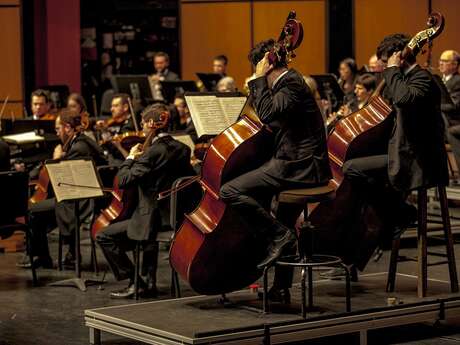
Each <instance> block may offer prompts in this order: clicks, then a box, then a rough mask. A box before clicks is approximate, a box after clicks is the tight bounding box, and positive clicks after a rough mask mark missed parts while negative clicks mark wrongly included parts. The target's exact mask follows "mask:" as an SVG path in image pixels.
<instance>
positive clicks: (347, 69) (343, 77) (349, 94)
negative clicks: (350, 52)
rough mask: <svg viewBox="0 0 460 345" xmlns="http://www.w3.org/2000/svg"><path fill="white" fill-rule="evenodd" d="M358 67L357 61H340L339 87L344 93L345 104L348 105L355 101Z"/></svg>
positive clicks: (348, 59) (350, 59)
mask: <svg viewBox="0 0 460 345" xmlns="http://www.w3.org/2000/svg"><path fill="white" fill-rule="evenodd" d="M357 73H358V67H357V65H356V62H355V60H353V59H352V58H347V59H344V60H342V61H340V64H339V85H340V88H341V89H342V91H343V94H344V97H343V103H344V104H347V103H350V102H352V101H354V98H355V94H354V91H355V85H356V75H357Z"/></svg>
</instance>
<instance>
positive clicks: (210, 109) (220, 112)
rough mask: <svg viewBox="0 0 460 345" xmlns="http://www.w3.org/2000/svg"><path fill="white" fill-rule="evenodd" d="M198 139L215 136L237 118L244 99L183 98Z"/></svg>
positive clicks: (214, 97)
mask: <svg viewBox="0 0 460 345" xmlns="http://www.w3.org/2000/svg"><path fill="white" fill-rule="evenodd" d="M185 100H186V102H187V105H188V107H189V110H190V115H191V116H192V120H193V124H194V125H195V129H196V132H197V135H198V137H201V136H203V135H217V134H219V133H221V132H222V131H223V130H224V129H226V128H227V127H229V126H231V125H232V124H233V123H234V122H235V121H236V120H237V118H238V116H239V115H240V113H241V110H242V109H243V106H244V104H245V102H246V97H217V96H215V95H205V96H197V95H192V96H185Z"/></svg>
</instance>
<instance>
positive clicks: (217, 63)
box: [212, 55, 228, 78]
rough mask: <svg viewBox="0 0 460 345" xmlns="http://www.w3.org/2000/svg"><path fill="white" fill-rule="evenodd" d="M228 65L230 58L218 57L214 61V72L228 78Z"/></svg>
mask: <svg viewBox="0 0 460 345" xmlns="http://www.w3.org/2000/svg"><path fill="white" fill-rule="evenodd" d="M227 65H228V57H226V56H225V55H217V56H216V57H215V58H214V59H213V60H212V72H213V73H216V74H220V75H221V76H222V78H223V77H225V76H227Z"/></svg>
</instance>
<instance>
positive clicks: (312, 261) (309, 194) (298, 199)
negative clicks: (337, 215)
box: [263, 183, 351, 318]
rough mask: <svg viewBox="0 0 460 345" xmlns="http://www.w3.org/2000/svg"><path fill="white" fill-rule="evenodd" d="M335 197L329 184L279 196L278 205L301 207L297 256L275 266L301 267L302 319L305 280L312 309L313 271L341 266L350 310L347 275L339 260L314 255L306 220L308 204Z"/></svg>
mask: <svg viewBox="0 0 460 345" xmlns="http://www.w3.org/2000/svg"><path fill="white" fill-rule="evenodd" d="M334 197H335V188H334V186H333V185H332V184H331V183H330V184H329V185H327V186H321V187H315V188H305V189H293V190H286V191H283V192H281V193H279V194H278V197H277V199H278V202H279V203H285V204H301V205H304V221H303V223H302V226H301V228H300V230H299V238H298V248H299V255H295V256H289V257H283V258H280V259H279V260H277V261H276V262H275V263H274V265H279V266H291V267H301V268H302V280H301V289H302V306H301V307H302V317H303V318H306V315H307V301H306V281H307V279H308V307H309V308H312V307H313V268H328V267H342V268H343V269H344V270H345V273H346V311H347V312H349V311H351V297H350V295H351V283H350V272H349V269H348V267H347V266H346V265H345V264H344V263H343V261H342V259H341V258H339V257H337V256H332V255H319V254H313V232H314V230H315V228H314V227H313V226H312V225H311V224H310V222H309V221H308V204H310V203H317V202H322V201H327V200H331V199H333V198H334ZM269 268H270V267H265V269H264V274H263V280H264V299H263V311H264V313H267V312H268V309H269V306H268V270H269Z"/></svg>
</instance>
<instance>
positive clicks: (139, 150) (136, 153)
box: [129, 144, 142, 158]
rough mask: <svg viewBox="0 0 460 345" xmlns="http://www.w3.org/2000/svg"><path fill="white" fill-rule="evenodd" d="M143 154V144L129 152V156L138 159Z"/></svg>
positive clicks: (137, 145)
mask: <svg viewBox="0 0 460 345" xmlns="http://www.w3.org/2000/svg"><path fill="white" fill-rule="evenodd" d="M141 154H142V144H136V145H134V146H133V147H131V150H129V156H131V157H134V158H137V157H139V156H140V155H141Z"/></svg>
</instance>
